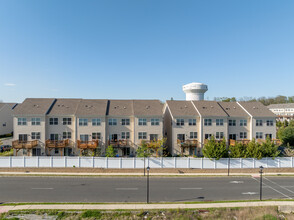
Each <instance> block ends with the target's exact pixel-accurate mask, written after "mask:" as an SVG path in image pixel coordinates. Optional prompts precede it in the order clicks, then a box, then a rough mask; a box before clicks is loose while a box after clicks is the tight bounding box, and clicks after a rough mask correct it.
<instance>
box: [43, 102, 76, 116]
mask: <svg viewBox="0 0 294 220" xmlns="http://www.w3.org/2000/svg"><path fill="white" fill-rule="evenodd" d="M80 102H81V99H57V100H56V102H55V103H54V105H53V107H52V108H51V110H50V112H49V113H48V115H74V114H75V113H76V111H77V107H78V105H79V103H80Z"/></svg>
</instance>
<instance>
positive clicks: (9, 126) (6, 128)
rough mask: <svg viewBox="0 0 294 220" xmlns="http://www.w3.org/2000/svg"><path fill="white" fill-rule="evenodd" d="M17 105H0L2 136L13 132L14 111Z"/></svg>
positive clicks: (0, 132)
mask: <svg viewBox="0 0 294 220" xmlns="http://www.w3.org/2000/svg"><path fill="white" fill-rule="evenodd" d="M16 105H17V104H16V103H0V135H5V134H10V133H11V132H12V131H13V116H12V111H13V108H14V107H15V106H16Z"/></svg>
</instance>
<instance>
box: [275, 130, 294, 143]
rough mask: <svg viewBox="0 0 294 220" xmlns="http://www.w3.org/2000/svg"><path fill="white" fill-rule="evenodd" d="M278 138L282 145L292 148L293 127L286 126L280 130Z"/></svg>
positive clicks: (293, 138) (293, 139)
mask: <svg viewBox="0 0 294 220" xmlns="http://www.w3.org/2000/svg"><path fill="white" fill-rule="evenodd" d="M278 137H279V139H280V140H281V141H282V143H283V144H284V145H290V146H294V127H292V126H288V127H285V128H280V129H279V131H278Z"/></svg>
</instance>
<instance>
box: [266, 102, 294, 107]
mask: <svg viewBox="0 0 294 220" xmlns="http://www.w3.org/2000/svg"><path fill="white" fill-rule="evenodd" d="M267 108H294V103H285V104H271V105H269V106H267Z"/></svg>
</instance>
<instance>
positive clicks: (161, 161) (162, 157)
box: [161, 157, 163, 168]
mask: <svg viewBox="0 0 294 220" xmlns="http://www.w3.org/2000/svg"><path fill="white" fill-rule="evenodd" d="M161 168H163V157H161Z"/></svg>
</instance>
